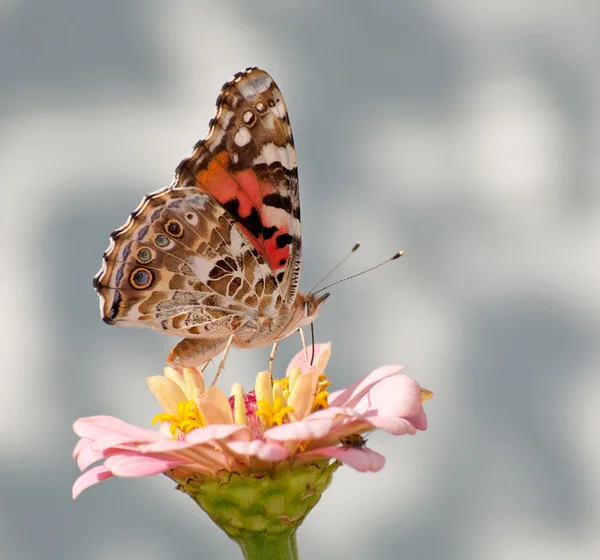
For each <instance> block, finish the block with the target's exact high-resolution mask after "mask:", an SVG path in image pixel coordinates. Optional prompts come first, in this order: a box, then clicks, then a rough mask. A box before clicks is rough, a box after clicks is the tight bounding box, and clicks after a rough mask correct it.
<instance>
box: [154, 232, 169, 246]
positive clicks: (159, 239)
mask: <svg viewBox="0 0 600 560" xmlns="http://www.w3.org/2000/svg"><path fill="white" fill-rule="evenodd" d="M154 243H155V244H156V246H157V247H166V246H167V245H169V243H171V242H170V241H169V238H168V237H167V236H166V235H163V234H162V233H160V234H159V235H157V236H156V237H155V238H154Z"/></svg>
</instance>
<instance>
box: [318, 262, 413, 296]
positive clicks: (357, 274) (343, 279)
mask: <svg viewBox="0 0 600 560" xmlns="http://www.w3.org/2000/svg"><path fill="white" fill-rule="evenodd" d="M403 254H404V251H398V252H397V253H396V254H395V255H393V256H392V257H390V258H389V259H386V260H385V261H383V262H380V263H379V264H376V265H375V266H372V267H371V268H367V269H366V270H362V271H361V272H357V273H356V274H353V275H352V276H348V277H346V278H342V279H341V280H338V281H337V282H333V283H332V284H329V285H327V286H325V287H324V288H319V289H318V290H317V291H316V292H313V293H314V295H317V294H318V293H319V292H322V291H324V290H327V289H328V288H331V286H335V285H336V284H340V283H341V282H345V281H346V280H351V279H352V278H356V277H357V276H361V275H363V274H365V273H367V272H371V271H372V270H375V269H376V268H379V267H380V266H383V265H384V264H387V263H389V262H392V261H395V260H396V259H399V258H400V257H401V256H402V255H403Z"/></svg>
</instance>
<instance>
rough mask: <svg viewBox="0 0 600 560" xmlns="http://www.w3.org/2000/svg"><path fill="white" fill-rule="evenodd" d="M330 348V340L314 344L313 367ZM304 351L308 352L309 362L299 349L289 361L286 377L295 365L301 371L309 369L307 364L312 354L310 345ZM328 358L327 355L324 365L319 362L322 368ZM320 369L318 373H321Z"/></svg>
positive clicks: (304, 371)
mask: <svg viewBox="0 0 600 560" xmlns="http://www.w3.org/2000/svg"><path fill="white" fill-rule="evenodd" d="M330 348H331V342H327V343H326V344H315V358H314V360H313V364H314V366H313V367H315V366H316V365H317V364H319V360H322V359H323V358H324V357H325V356H323V354H324V353H326V352H331V350H330ZM306 351H307V353H308V359H309V362H307V361H306V360H305V359H304V350H300V352H298V353H297V354H296V355H295V356H294V357H293V358H292V361H291V362H290V363H289V365H288V367H287V370H286V373H285V375H286V377H289V375H290V372H291V371H292V369H294V368H295V367H297V368H300V370H301V371H302V373H306V372H307V371H309V370H310V369H311V367H310V365H309V364H310V358H311V356H312V346H307V348H306ZM328 360H329V357H328V356H327V360H326V361H325V364H324V365H322V364H319V365H320V366H321V367H322V370H324V369H325V365H327V361H328ZM322 370H321V371H319V373H323V371H322Z"/></svg>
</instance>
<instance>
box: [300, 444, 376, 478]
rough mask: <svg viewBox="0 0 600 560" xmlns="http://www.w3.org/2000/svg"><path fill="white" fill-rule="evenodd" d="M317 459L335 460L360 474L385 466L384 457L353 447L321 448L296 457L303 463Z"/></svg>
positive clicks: (370, 450) (374, 452)
mask: <svg viewBox="0 0 600 560" xmlns="http://www.w3.org/2000/svg"><path fill="white" fill-rule="evenodd" d="M319 457H329V458H331V459H337V460H338V461H340V462H342V463H344V464H345V465H348V466H350V467H352V468H353V469H356V470H357V471H360V472H377V471H380V470H381V469H382V468H383V467H384V465H385V457H384V456H383V455H381V454H380V453H377V452H376V451H373V450H372V449H369V448H367V447H365V448H362V449H357V448H355V447H347V448H346V447H321V448H319V449H313V450H311V451H308V452H306V453H301V454H300V455H298V459H301V460H302V461H303V462H304V461H305V460H306V459H313V458H314V459H317V458H319Z"/></svg>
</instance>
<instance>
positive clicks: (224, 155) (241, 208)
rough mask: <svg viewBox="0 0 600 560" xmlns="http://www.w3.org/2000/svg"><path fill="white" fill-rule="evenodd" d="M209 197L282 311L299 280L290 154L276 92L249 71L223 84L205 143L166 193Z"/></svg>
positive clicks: (264, 79)
mask: <svg viewBox="0 0 600 560" xmlns="http://www.w3.org/2000/svg"><path fill="white" fill-rule="evenodd" d="M191 186H196V187H198V188H200V189H201V190H203V191H205V192H208V193H210V194H211V195H213V196H214V197H215V198H216V199H217V200H218V201H219V202H220V203H221V205H222V206H223V208H225V209H226V210H227V212H228V213H229V214H230V216H231V217H232V218H233V219H234V220H235V222H236V223H237V224H238V225H239V226H240V228H241V229H242V231H243V232H244V234H245V236H246V237H247V238H248V240H249V241H250V242H251V243H252V245H253V246H254V247H255V248H256V250H257V251H258V252H259V254H260V255H261V256H262V257H263V259H264V260H265V262H267V264H268V265H269V267H270V269H271V271H272V272H273V276H274V277H275V279H276V281H277V285H278V289H279V291H280V293H281V294H282V296H283V300H284V302H285V304H287V305H291V304H292V302H293V301H294V298H295V295H296V292H297V289H298V283H299V280H300V266H301V246H302V240H301V224H300V198H299V191H298V169H297V166H296V150H295V148H294V139H293V136H292V129H291V126H290V120H289V116H288V112H287V107H286V104H285V101H284V99H283V95H282V94H281V91H280V90H279V88H278V87H277V85H276V84H275V82H274V81H273V79H272V78H271V76H269V74H267V73H266V72H264V71H262V70H259V69H258V68H249V69H248V70H246V71H245V72H241V73H239V74H236V75H235V76H234V78H233V79H232V80H231V81H229V82H228V83H226V84H225V85H224V86H223V89H222V90H221V94H220V95H219V98H218V99H217V110H216V114H215V116H214V118H213V119H212V120H211V122H210V128H209V133H208V136H207V137H206V138H205V139H204V140H202V141H200V142H199V143H198V144H197V145H196V146H195V147H194V149H193V151H192V153H191V154H190V156H189V157H188V158H186V159H184V160H183V161H182V162H181V163H180V164H179V167H178V168H177V171H176V176H175V181H174V183H173V188H174V189H178V188H182V187H183V188H186V187H191Z"/></svg>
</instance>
